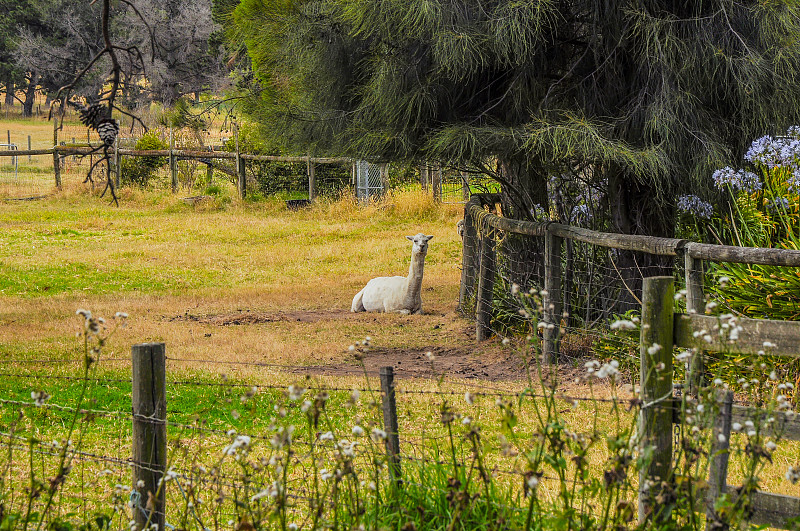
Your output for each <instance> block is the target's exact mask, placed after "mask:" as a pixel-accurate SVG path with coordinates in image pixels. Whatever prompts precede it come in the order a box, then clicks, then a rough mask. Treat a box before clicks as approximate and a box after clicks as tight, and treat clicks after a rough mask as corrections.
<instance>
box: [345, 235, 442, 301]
mask: <svg viewBox="0 0 800 531" xmlns="http://www.w3.org/2000/svg"><path fill="white" fill-rule="evenodd" d="M406 238H408V239H409V240H411V241H412V242H414V246H413V247H412V248H411V267H410V268H409V271H408V277H378V278H373V279H372V280H370V281H369V282H367V285H366V286H364V289H362V290H361V291H359V292H358V295H356V296H355V297H354V298H353V305H352V306H351V307H350V311H351V312H399V313H402V314H409V313H419V314H421V313H422V297H421V292H422V275H423V273H424V270H425V255H426V254H427V253H428V240H430V239H431V238H433V236H425V235H424V234H422V233H420V234H417V235H416V236H406Z"/></svg>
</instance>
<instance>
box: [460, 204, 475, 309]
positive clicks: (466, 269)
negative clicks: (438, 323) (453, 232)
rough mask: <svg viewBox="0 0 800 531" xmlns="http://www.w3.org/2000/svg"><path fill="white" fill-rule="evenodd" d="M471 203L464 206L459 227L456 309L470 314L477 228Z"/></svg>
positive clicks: (473, 293)
mask: <svg viewBox="0 0 800 531" xmlns="http://www.w3.org/2000/svg"><path fill="white" fill-rule="evenodd" d="M471 206H472V205H471V204H470V203H467V205H466V206H465V207H464V226H463V227H462V229H461V238H462V241H461V246H462V251H461V286H460V289H459V292H458V311H459V312H461V314H462V315H472V314H473V312H474V311H475V300H474V299H473V296H474V295H475V277H476V271H477V269H478V257H479V255H478V230H477V229H476V227H475V218H474V217H473V216H472V214H471V213H470V208H471Z"/></svg>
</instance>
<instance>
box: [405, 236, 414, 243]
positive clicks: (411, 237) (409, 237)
mask: <svg viewBox="0 0 800 531" xmlns="http://www.w3.org/2000/svg"><path fill="white" fill-rule="evenodd" d="M406 238H408V239H409V240H411V241H412V242H413V241H414V237H413V236H406Z"/></svg>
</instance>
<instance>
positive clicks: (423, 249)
mask: <svg viewBox="0 0 800 531" xmlns="http://www.w3.org/2000/svg"><path fill="white" fill-rule="evenodd" d="M406 238H408V239H409V240H411V241H412V242H414V246H413V247H412V248H411V254H421V255H423V256H424V255H425V254H426V253H427V252H428V240H430V239H431V238H433V236H425V235H424V234H422V233H421V232H420V233H419V234H417V235H416V236H406Z"/></svg>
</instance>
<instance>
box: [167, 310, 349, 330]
mask: <svg viewBox="0 0 800 531" xmlns="http://www.w3.org/2000/svg"><path fill="white" fill-rule="evenodd" d="M358 319H363V314H357V313H352V312H349V311H348V312H345V311H343V310H329V311H298V312H278V313H266V312H255V311H250V310H245V311H241V312H233V313H223V314H211V315H193V314H190V313H186V314H184V315H176V316H174V317H167V318H166V319H165V320H166V321H168V322H174V321H187V322H192V323H202V324H208V325H213V326H242V325H256V324H265V323H278V322H298V323H316V322H319V321H344V320H358Z"/></svg>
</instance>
